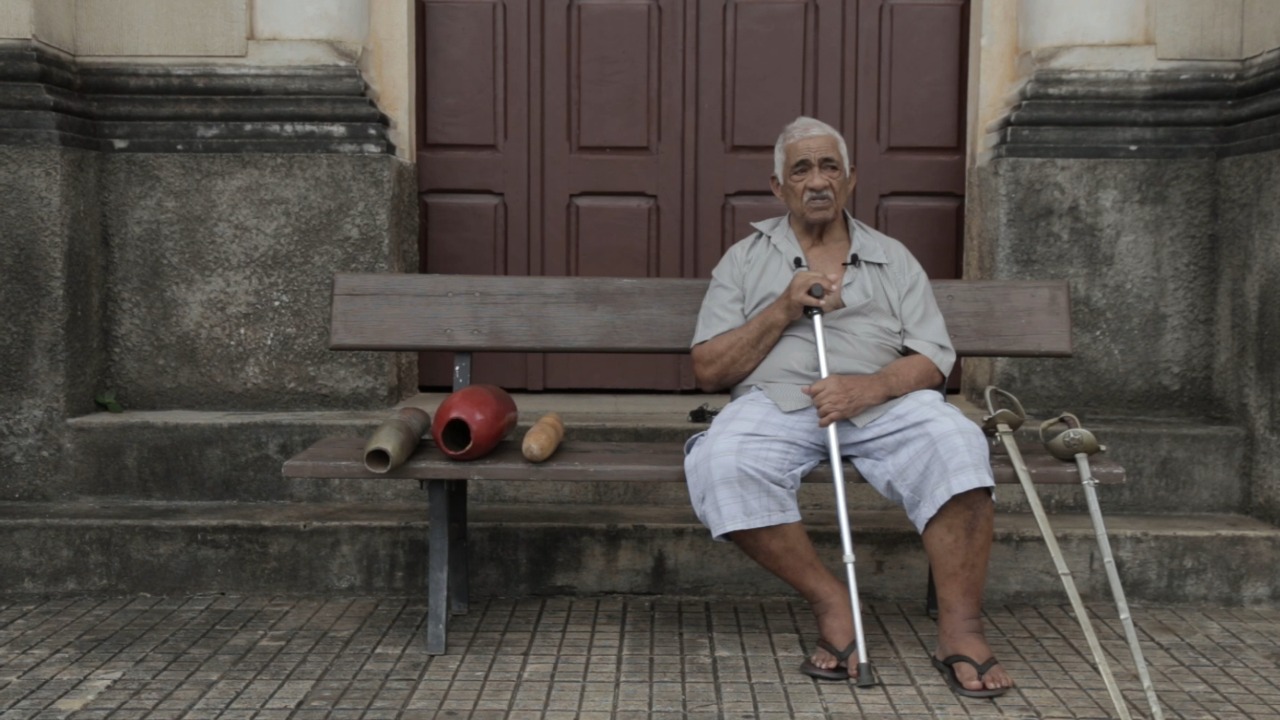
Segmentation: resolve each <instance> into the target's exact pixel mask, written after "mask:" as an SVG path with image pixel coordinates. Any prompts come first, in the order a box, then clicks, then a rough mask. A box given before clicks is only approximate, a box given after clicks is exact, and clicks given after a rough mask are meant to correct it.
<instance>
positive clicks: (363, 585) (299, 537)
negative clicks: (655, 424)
mask: <svg viewBox="0 0 1280 720" xmlns="http://www.w3.org/2000/svg"><path fill="white" fill-rule="evenodd" d="M851 520H852V526H853V527H854V543H855V547H856V548H857V553H858V564H857V569H858V577H859V585H860V586H861V587H862V590H863V592H864V593H865V595H866V596H867V597H868V598H870V599H885V600H898V601H902V600H907V601H914V600H916V599H919V598H922V596H923V591H924V578H925V570H926V564H925V559H924V554H923V550H922V549H921V545H920V541H919V539H918V536H917V535H916V533H915V532H914V531H913V529H912V528H911V527H910V526H909V525H908V524H907V522H906V521H905V520H904V518H903V517H902V514H901V513H900V512H897V511H896V510H895V511H885V512H874V511H858V512H855V513H853V514H852V517H851ZM1051 520H1052V522H1053V524H1054V529H1055V533H1056V535H1057V537H1058V539H1059V543H1060V544H1061V546H1062V548H1063V552H1064V555H1065V556H1066V558H1067V562H1068V564H1069V565H1070V567H1071V568H1072V571H1073V573H1074V575H1075V578H1076V582H1077V583H1078V585H1079V587H1080V591H1081V594H1082V595H1083V596H1084V597H1085V598H1086V599H1091V600H1109V599H1110V594H1109V589H1108V587H1109V586H1108V584H1107V581H1106V576H1105V569H1104V567H1103V564H1102V562H1101V560H1100V556H1099V551H1098V547H1097V545H1096V542H1095V538H1094V534H1093V529H1092V527H1091V524H1090V522H1089V519H1088V517H1087V516H1083V515H1080V514H1054V515H1053V516H1052V518H1051ZM806 522H807V524H808V525H809V527H810V529H811V533H812V536H813V538H814V542H815V544H816V545H817V546H818V547H819V549H820V551H821V552H822V554H823V556H824V558H825V559H826V561H827V562H828V563H829V564H830V565H831V567H833V568H837V571H838V563H839V545H840V541H839V530H838V526H837V525H836V520H835V516H834V514H833V513H831V512H830V511H823V510H814V511H809V512H808V513H807V517H806ZM1106 523H1107V527H1108V530H1109V533H1110V537H1111V543H1112V547H1113V552H1114V554H1115V557H1116V563H1117V566H1118V567H1119V570H1120V573H1121V575H1122V577H1123V578H1124V583H1125V589H1126V591H1127V594H1128V596H1129V598H1130V599H1131V600H1133V601H1150V602H1165V603H1170V602H1208V603H1215V604H1229V605H1238V604H1262V603H1275V602H1277V601H1280V575H1277V573H1276V572H1275V558H1277V557H1280V528H1276V527H1274V526H1271V525H1268V524H1266V523H1263V522H1260V521H1258V520H1254V519H1251V518H1248V517H1245V516H1241V515H1224V514H1196V515H1160V516H1140V515H1123V514H1115V515H1111V516H1109V517H1108V518H1107V520H1106ZM996 528H997V529H996V543H995V547H994V549H993V556H992V561H991V575H990V580H989V583H988V590H987V597H988V601H989V602H994V603H1005V602H1030V601H1040V600H1045V601H1053V602H1060V601H1061V600H1062V599H1063V598H1064V597H1065V595H1064V592H1063V589H1062V587H1061V585H1060V581H1059V578H1058V577H1057V574H1056V572H1055V569H1054V566H1053V564H1052V562H1051V559H1050V557H1049V554H1048V552H1047V550H1046V549H1045V544H1044V542H1043V541H1042V539H1041V537H1040V535H1039V532H1038V530H1037V527H1036V524H1035V521H1034V518H1032V517H1031V516H1030V515H1027V514H1017V513H1002V514H1000V515H999V516H998V518H997V523H996ZM427 529H428V528H427V522H426V504H425V501H422V500H419V501H417V502H407V501H394V502H380V503H362V504H353V503H141V502H131V503H130V502H119V503H109V502H99V503H84V502H77V503H4V504H0V542H2V543H3V545H4V547H6V548H8V551H7V552H5V553H3V554H0V577H4V578H5V583H4V585H5V590H6V592H7V593H8V594H18V593H28V594H39V595H67V594H137V593H150V594H189V593H219V592H222V593H239V594H249V593H286V594H312V593H317V594H324V593H335V592H343V593H420V592H422V593H425V588H426V575H427V573H426V567H427V552H428V543H427ZM469 542H470V558H471V571H470V577H471V579H472V582H471V585H472V592H473V594H475V595H476V596H477V597H479V596H498V595H501V596H510V595H539V594H553V593H554V594H582V595H588V594H597V593H639V594H648V593H653V594H684V595H703V594H716V595H725V594H735V595H736V594H744V595H760V594H774V593H785V592H787V589H786V588H785V587H783V586H782V585H781V584H780V583H779V582H778V581H777V580H775V579H774V578H772V577H771V576H769V575H768V574H767V573H765V572H764V571H762V570H760V569H759V568H757V567H755V566H754V565H753V564H752V563H751V562H750V561H748V560H746V559H745V557H743V556H742V555H741V554H740V553H739V552H738V550H737V549H736V548H734V547H733V546H732V545H731V544H729V543H716V542H713V541H711V540H710V539H709V537H708V536H707V533H706V531H705V529H703V528H702V526H701V525H700V524H698V522H697V521H696V520H695V519H694V518H693V516H692V514H691V513H690V512H689V511H688V510H687V509H686V508H678V507H660V506H647V507H617V506H612V505H610V506H595V505H555V506H547V505H536V504H529V503H526V504H521V505H476V506H473V507H472V509H471V525H470V537H469Z"/></svg>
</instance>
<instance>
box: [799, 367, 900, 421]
mask: <svg viewBox="0 0 1280 720" xmlns="http://www.w3.org/2000/svg"><path fill="white" fill-rule="evenodd" d="M801 389H802V390H804V394H805V395H808V396H809V398H810V399H811V400H813V406H814V407H815V408H817V409H818V425H819V426H820V427H826V426H828V425H830V424H831V423H833V422H836V421H838V420H848V419H849V418H851V417H853V416H855V415H857V414H858V413H860V412H862V411H863V410H866V409H867V408H871V407H875V406H876V405H879V404H880V403H883V402H886V401H888V400H889V393H888V392H887V391H886V390H885V387H884V382H883V380H882V379H881V378H879V377H876V376H875V375H830V376H828V377H827V378H825V379H823V380H819V381H818V382H816V383H814V384H812V385H810V386H808V387H805V388H801Z"/></svg>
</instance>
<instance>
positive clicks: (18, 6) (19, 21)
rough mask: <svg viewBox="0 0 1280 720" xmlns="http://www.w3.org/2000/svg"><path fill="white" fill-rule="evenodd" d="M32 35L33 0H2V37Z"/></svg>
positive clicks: (0, 34) (27, 36)
mask: <svg viewBox="0 0 1280 720" xmlns="http://www.w3.org/2000/svg"><path fill="white" fill-rule="evenodd" d="M30 37H31V0H0V38H4V39H22V40H25V39H27V38H30Z"/></svg>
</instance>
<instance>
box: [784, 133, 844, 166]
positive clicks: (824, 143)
mask: <svg viewBox="0 0 1280 720" xmlns="http://www.w3.org/2000/svg"><path fill="white" fill-rule="evenodd" d="M786 154H787V164H789V165H794V164H796V163H798V162H804V161H812V160H815V159H816V160H834V159H839V158H840V146H839V144H837V143H836V139H835V138H833V137H831V136H830V135H815V136H812V137H806V138H800V139H799V140H794V141H792V142H791V143H789V144H788V145H787V147H786Z"/></svg>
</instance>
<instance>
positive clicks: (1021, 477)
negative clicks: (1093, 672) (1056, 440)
mask: <svg viewBox="0 0 1280 720" xmlns="http://www.w3.org/2000/svg"><path fill="white" fill-rule="evenodd" d="M997 429H998V432H999V434H1000V440H1001V441H1002V442H1003V443H1004V446H1005V449H1007V450H1008V451H1009V459H1010V460H1011V461H1012V462H1013V469H1014V471H1015V472H1016V474H1017V476H1018V482H1019V483H1021V484H1022V489H1023V491H1024V492H1025V493H1026V496H1027V504H1029V505H1030V506H1031V512H1032V514H1034V515H1035V517H1036V524H1037V525H1039V526H1040V534H1041V535H1042V536H1044V543H1045V545H1047V546H1048V547H1049V555H1051V556H1052V557H1053V564H1054V566H1055V567H1056V568H1057V569H1058V577H1060V578H1061V579H1062V587H1063V588H1065V589H1066V591H1067V597H1068V598H1069V599H1070V600H1071V607H1072V608H1073V609H1074V610H1075V612H1076V618H1077V619H1078V620H1079V622H1080V629H1081V630H1082V631H1084V635H1085V639H1086V640H1087V641H1088V642H1089V649H1090V650H1091V651H1093V658H1094V660H1095V661H1096V662H1097V664H1098V673H1099V674H1100V675H1102V680H1103V682H1104V683H1106V686H1107V693H1108V694H1110V695H1111V702H1112V703H1113V704H1114V705H1115V706H1116V712H1117V713H1119V714H1120V718H1121V720H1131V716H1130V715H1129V706H1128V705H1126V704H1125V700H1124V696H1122V695H1121V694H1120V687H1119V686H1118V685H1117V684H1116V679H1115V677H1114V676H1113V675H1112V674H1111V665H1110V664H1109V663H1108V662H1107V656H1106V655H1105V654H1104V653H1103V650H1102V644H1101V643H1100V642H1098V634H1097V633H1096V632H1094V630H1093V622H1092V621H1091V620H1090V619H1089V611H1088V610H1086V609H1085V606H1084V601H1083V600H1081V599H1080V593H1079V592H1077V590H1076V582H1075V579H1074V578H1073V577H1072V575H1071V569H1070V568H1068V567H1067V562H1066V560H1065V559H1063V556H1062V549H1061V548H1060V547H1058V538H1057V537H1056V536H1055V535H1054V534H1053V528H1052V527H1051V526H1050V525H1049V517H1048V515H1046V514H1045V512H1044V506H1043V505H1041V504H1040V495H1039V494H1038V493H1037V492H1036V486H1035V485H1034V484H1033V483H1032V482H1031V473H1030V472H1029V471H1028V470H1027V465H1026V462H1025V461H1023V459H1022V452H1021V451H1019V450H1018V444H1017V442H1016V441H1015V440H1014V438H1013V430H1012V429H1010V428H1009V426H1008V425H1005V424H1004V423H1001V424H1000V425H999V426H998V428H997Z"/></svg>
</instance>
